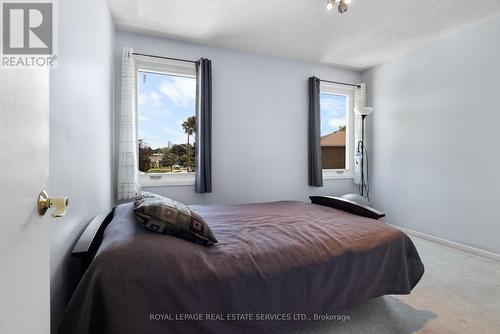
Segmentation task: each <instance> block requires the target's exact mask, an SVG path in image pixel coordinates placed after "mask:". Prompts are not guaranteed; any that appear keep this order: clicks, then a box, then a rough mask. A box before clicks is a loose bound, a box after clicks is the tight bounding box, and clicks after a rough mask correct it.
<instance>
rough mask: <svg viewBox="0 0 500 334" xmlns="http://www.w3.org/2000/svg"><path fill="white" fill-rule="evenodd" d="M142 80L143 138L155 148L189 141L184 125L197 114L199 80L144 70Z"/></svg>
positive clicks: (140, 133)
mask: <svg viewBox="0 0 500 334" xmlns="http://www.w3.org/2000/svg"><path fill="white" fill-rule="evenodd" d="M138 81H139V82H138V85H139V87H138V119H139V139H144V141H145V142H146V143H147V144H149V146H150V147H151V148H153V149H156V148H160V147H166V146H168V142H169V141H172V143H173V144H184V143H186V142H187V135H186V133H185V132H184V130H183V129H182V126H181V124H182V122H183V121H184V120H186V119H187V118H188V117H189V116H193V115H194V114H195V103H196V101H195V96H196V79H194V78H184V77H176V76H170V75H165V74H158V73H150V72H142V71H140V72H139V80H138ZM193 141H194V136H191V137H190V139H189V142H190V143H193Z"/></svg>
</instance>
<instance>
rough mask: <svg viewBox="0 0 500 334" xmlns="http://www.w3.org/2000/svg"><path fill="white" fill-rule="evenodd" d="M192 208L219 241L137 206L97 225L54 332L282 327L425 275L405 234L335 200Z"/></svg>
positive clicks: (399, 288) (400, 288)
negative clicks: (161, 227)
mask: <svg viewBox="0 0 500 334" xmlns="http://www.w3.org/2000/svg"><path fill="white" fill-rule="evenodd" d="M192 208H193V209H194V210H195V211H196V212H198V213H199V214H200V215H201V216H202V217H203V218H204V219H205V220H206V221H207V223H208V224H209V225H210V228H211V229H212V231H213V232H214V234H215V235H216V237H217V239H218V241H219V242H218V243H217V244H216V245H214V246H211V247H204V246H201V245H197V244H193V243H190V242H188V241H185V240H182V239H179V238H175V237H172V236H168V235H162V234H157V233H154V232H151V231H148V230H146V229H144V228H143V227H142V226H140V225H139V224H138V223H137V222H136V218H135V216H134V212H133V204H132V203H128V204H122V205H119V206H117V207H116V208H115V209H114V212H113V213H111V214H110V215H108V217H107V219H105V220H104V221H105V223H104V224H101V225H99V226H97V227H94V229H95V230H96V231H100V232H102V233H93V234H95V235H96V237H95V238H93V239H92V242H91V246H89V247H88V249H85V250H84V251H82V252H80V253H81V254H84V255H85V256H87V264H86V266H88V268H86V270H85V273H84V275H83V277H82V279H81V281H80V283H79V285H78V287H77V289H76V291H75V293H74V295H73V297H72V299H71V301H70V303H69V305H68V307H67V309H66V312H65V314H64V316H63V319H62V322H61V324H60V331H59V332H60V333H61V334H67V333H71V334H90V333H92V334H96V333H108V334H113V333H120V334H124V333H125V334H126V333H287V332H288V331H290V330H291V329H293V328H298V327H301V326H306V327H307V324H308V323H310V321H313V320H315V319H317V318H318V316H332V315H336V314H339V313H341V312H346V311H348V309H349V308H350V307H353V306H355V305H359V304H361V303H364V302H366V301H368V300H370V299H372V298H375V297H379V296H382V295H386V294H408V293H410V291H411V290H412V289H413V288H414V287H415V285H416V284H417V283H418V281H419V280H420V278H421V277H422V275H423V272H424V267H423V264H422V262H421V260H420V258H419V255H418V253H417V250H416V248H415V246H414V245H413V243H412V241H411V240H410V239H409V238H408V236H406V235H405V234H404V233H402V232H401V231H399V230H396V229H394V228H392V227H390V226H387V225H386V224H384V223H382V222H380V221H377V220H373V219H369V218H365V217H360V216H357V215H353V214H350V213H347V212H344V211H339V210H336V209H334V208H330V207H326V206H322V205H316V204H311V203H305V202H292V201H283V202H273V203H261V204H244V205H232V206H192ZM96 240H97V241H96ZM77 253H78V252H77ZM88 257H90V258H88Z"/></svg>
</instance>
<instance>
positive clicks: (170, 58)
mask: <svg viewBox="0 0 500 334" xmlns="http://www.w3.org/2000/svg"><path fill="white" fill-rule="evenodd" d="M132 54H133V55H134V56H143V57H150V58H159V59H168V60H176V61H183V62H186V63H193V64H196V63H197V61H196V60H189V59H181V58H172V57H163V56H155V55H148V54H145V53H137V52H132Z"/></svg>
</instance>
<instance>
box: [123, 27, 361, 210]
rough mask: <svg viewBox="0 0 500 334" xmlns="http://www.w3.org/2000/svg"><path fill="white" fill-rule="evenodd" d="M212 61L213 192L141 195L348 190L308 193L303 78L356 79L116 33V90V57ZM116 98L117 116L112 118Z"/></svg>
mask: <svg viewBox="0 0 500 334" xmlns="http://www.w3.org/2000/svg"><path fill="white" fill-rule="evenodd" d="M124 46H131V47H133V48H134V49H135V51H136V52H144V53H148V54H154V55H163V56H168V57H178V58H187V59H193V60H196V59H199V58H200V57H207V58H209V59H211V60H212V72H213V74H212V84H213V138H212V140H213V168H212V170H213V174H212V177H213V189H212V190H213V192H212V193H211V194H195V192H194V186H183V187H161V188H157V187H155V188H148V189H146V190H150V191H155V192H157V193H160V194H164V195H166V196H169V197H171V198H174V199H177V200H179V201H182V202H184V203H186V204H193V203H207V204H209V203H244V202H263V201H272V200H283V199H298V200H308V196H309V195H310V194H313V193H325V194H344V193H348V192H353V191H355V188H354V186H353V185H352V180H328V181H325V187H324V188H322V189H314V188H311V187H309V186H308V176H307V108H308V97H307V79H308V77H310V76H312V75H316V76H319V77H320V78H324V79H330V80H337V81H346V82H359V79H360V75H359V73H357V72H353V71H347V70H341V69H336V68H332V67H327V66H319V65H314V64H308V63H303V62H298V61H292V60H287V59H282V58H275V57H268V56H262V55H257V54H252V53H247V52H241V51H235V50H229V49H223V48H213V47H206V46H201V45H196V44H189V43H182V42H177V41H172V40H167V39H160V38H154V37H146V36H142V35H135V34H130V33H123V32H118V33H117V36H116V50H115V51H116V53H115V61H116V68H115V73H116V80H117V81H116V87H117V89H119V87H120V72H121V65H120V59H121V51H122V48H123V47H124ZM118 98H119V96H118V94H117V100H116V105H117V115H119V106H120V103H119V99H118Z"/></svg>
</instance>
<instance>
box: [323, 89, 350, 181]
mask: <svg viewBox="0 0 500 334" xmlns="http://www.w3.org/2000/svg"><path fill="white" fill-rule="evenodd" d="M322 93H324V94H331V95H342V96H346V97H347V114H346V118H347V122H346V148H345V150H346V159H345V161H346V168H345V169H322V174H323V180H332V179H352V178H354V168H353V166H354V149H353V148H354V133H355V129H354V87H351V86H346V85H339V84H334V83H329V82H321V84H320V101H321V94H322ZM320 119H321V103H320Z"/></svg>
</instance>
